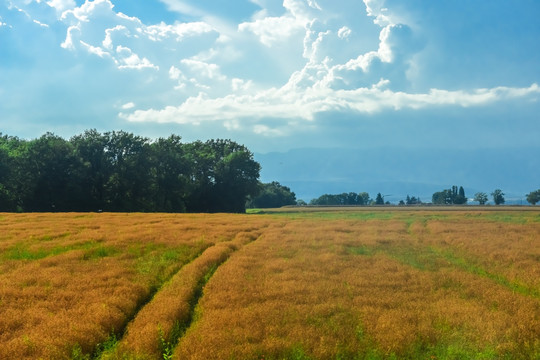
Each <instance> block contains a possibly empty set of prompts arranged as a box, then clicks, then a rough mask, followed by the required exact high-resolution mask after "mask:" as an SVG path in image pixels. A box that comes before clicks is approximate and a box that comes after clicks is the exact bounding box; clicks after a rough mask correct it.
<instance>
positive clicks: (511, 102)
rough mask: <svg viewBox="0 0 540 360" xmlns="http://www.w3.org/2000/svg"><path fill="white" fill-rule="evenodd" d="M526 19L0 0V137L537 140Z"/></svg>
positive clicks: (209, 3)
mask: <svg viewBox="0 0 540 360" xmlns="http://www.w3.org/2000/svg"><path fill="white" fill-rule="evenodd" d="M539 17H540V1H537V0H520V1H506V0H505V1H502V0H490V1H487V0H486V1H470V0H454V1H450V0H441V1H425V0H407V1H403V0H402V1H397V0H386V1H385V0H364V1H360V0H339V1H336V0H284V1H279V0H228V1H226V0H159V1H158V0H94V1H81V0H48V1H47V0H0V132H2V133H4V134H9V135H15V136H19V137H23V138H35V137H38V136H40V135H42V134H43V133H45V132H47V131H51V132H54V133H56V134H58V135H61V136H64V137H66V138H69V137H71V136H72V135H75V134H79V133H81V132H82V131H84V130H85V129H90V128H96V129H98V130H99V131H110V130H126V131H130V132H134V133H136V134H139V135H144V136H148V137H151V138H155V137H158V136H168V135H169V134H171V133H176V134H179V135H181V136H182V137H183V138H184V140H185V141H193V140H197V139H201V140H205V139H209V138H230V139H233V140H235V141H238V142H240V143H243V144H245V145H247V146H248V148H250V149H251V150H253V151H255V152H263V153H264V152H271V151H286V150H289V149H294V148H301V147H349V148H372V147H380V146H392V147H398V148H399V147H406V148H417V147H425V148H460V149H461V148H505V147H508V148H516V147H529V148H530V147H538V142H539V139H540V136H539V135H540V116H539V114H540V102H539V100H540V41H539V39H540V21H538V18H539Z"/></svg>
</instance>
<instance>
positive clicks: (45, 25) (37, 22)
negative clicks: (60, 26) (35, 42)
mask: <svg viewBox="0 0 540 360" xmlns="http://www.w3.org/2000/svg"><path fill="white" fill-rule="evenodd" d="M32 21H33V22H34V23H35V24H38V25H39V26H41V27H44V28H49V25H48V24H44V23H42V22H41V21H39V20H36V19H34V20H32Z"/></svg>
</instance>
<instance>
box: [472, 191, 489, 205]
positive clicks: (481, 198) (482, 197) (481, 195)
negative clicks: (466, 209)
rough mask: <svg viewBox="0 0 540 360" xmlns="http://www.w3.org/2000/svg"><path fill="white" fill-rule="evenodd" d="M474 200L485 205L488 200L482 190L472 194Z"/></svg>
mask: <svg viewBox="0 0 540 360" xmlns="http://www.w3.org/2000/svg"><path fill="white" fill-rule="evenodd" d="M474 201H478V202H479V203H480V205H485V204H486V203H487V201H488V195H487V194H486V193H484V192H477V193H476V194H474Z"/></svg>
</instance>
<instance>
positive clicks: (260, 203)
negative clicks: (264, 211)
mask: <svg viewBox="0 0 540 360" xmlns="http://www.w3.org/2000/svg"><path fill="white" fill-rule="evenodd" d="M295 204H296V195H295V193H294V192H292V191H291V189H290V188H289V187H287V186H283V185H281V184H280V183H279V182H277V181H273V182H271V183H267V184H261V185H260V192H259V194H258V195H257V196H255V197H254V198H253V199H252V200H250V201H249V202H248V207H251V208H278V207H281V206H286V205H295Z"/></svg>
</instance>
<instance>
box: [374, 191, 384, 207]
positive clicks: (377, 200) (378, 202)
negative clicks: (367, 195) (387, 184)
mask: <svg viewBox="0 0 540 360" xmlns="http://www.w3.org/2000/svg"><path fill="white" fill-rule="evenodd" d="M375 205H384V199H383V197H382V195H381V193H378V194H377V197H376V198H375Z"/></svg>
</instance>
